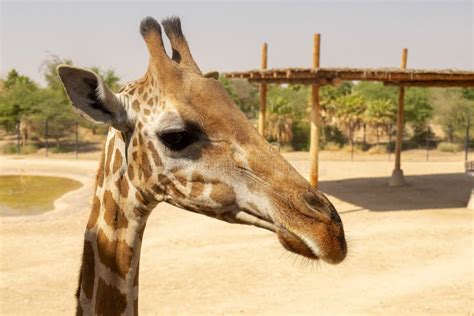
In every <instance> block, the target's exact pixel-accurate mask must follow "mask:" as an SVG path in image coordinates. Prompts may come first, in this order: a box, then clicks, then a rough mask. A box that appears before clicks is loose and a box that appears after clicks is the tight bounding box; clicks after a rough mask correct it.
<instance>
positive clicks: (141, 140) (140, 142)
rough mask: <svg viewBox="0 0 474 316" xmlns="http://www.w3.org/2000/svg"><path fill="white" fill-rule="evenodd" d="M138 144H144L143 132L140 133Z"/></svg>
mask: <svg viewBox="0 0 474 316" xmlns="http://www.w3.org/2000/svg"><path fill="white" fill-rule="evenodd" d="M138 145H140V146H141V145H143V137H142V134H141V133H138Z"/></svg>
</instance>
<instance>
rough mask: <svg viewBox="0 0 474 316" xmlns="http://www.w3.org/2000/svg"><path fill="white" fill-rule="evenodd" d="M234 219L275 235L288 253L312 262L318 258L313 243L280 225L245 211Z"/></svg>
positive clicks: (317, 250) (317, 251)
mask: <svg viewBox="0 0 474 316" xmlns="http://www.w3.org/2000/svg"><path fill="white" fill-rule="evenodd" d="M235 218H236V219H237V220H239V221H240V222H242V223H244V224H248V225H253V226H257V227H260V228H263V229H266V230H269V231H271V232H273V233H275V234H276V235H277V236H278V240H279V241H280V243H281V245H282V246H283V247H284V248H285V249H286V250H288V251H290V252H293V253H295V254H298V255H301V256H304V257H306V258H309V259H313V260H318V259H319V258H320V256H319V255H318V253H319V249H318V247H317V246H316V245H314V243H313V242H311V241H310V240H308V239H307V238H305V237H304V236H303V237H300V236H298V235H297V234H295V233H293V232H291V231H290V230H288V229H286V228H285V227H283V226H282V225H279V224H275V222H273V221H272V220H271V219H269V218H264V217H262V216H260V215H258V214H255V213H254V212H252V211H251V210H247V209H246V210H242V211H241V212H238V213H237V214H236V217H235Z"/></svg>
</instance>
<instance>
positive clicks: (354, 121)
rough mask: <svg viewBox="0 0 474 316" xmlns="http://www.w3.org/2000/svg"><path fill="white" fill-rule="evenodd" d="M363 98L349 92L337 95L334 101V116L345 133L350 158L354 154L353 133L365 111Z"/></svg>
mask: <svg viewBox="0 0 474 316" xmlns="http://www.w3.org/2000/svg"><path fill="white" fill-rule="evenodd" d="M364 102H365V101H364V98H363V97H362V96H361V95H360V94H358V93H356V92H353V93H350V94H346V95H342V96H340V97H338V98H337V99H336V100H335V102H334V109H335V113H334V114H335V117H336V118H337V124H338V125H340V126H341V128H342V129H344V130H345V131H346V133H347V138H348V139H349V143H350V146H351V159H353V154H354V133H355V131H356V129H357V128H359V126H360V124H361V123H362V120H363V115H364V111H365V104H364Z"/></svg>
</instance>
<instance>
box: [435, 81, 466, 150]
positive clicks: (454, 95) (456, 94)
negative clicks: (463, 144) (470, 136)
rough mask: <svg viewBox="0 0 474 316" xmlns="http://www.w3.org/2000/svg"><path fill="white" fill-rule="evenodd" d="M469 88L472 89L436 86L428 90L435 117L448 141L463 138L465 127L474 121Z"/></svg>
mask: <svg viewBox="0 0 474 316" xmlns="http://www.w3.org/2000/svg"><path fill="white" fill-rule="evenodd" d="M469 90H474V89H460V88H449V89H448V88H436V89H432V90H431V92H430V96H429V97H430V102H431V103H432V104H433V107H434V113H435V119H436V121H437V122H438V123H439V124H440V125H441V126H442V127H443V130H444V131H445V133H446V135H447V137H448V140H449V142H450V143H452V142H454V141H455V139H462V138H464V136H465V129H466V128H467V127H468V125H470V124H472V122H474V97H472V96H471V94H470V93H471V92H470V91H469ZM471 97H472V99H471Z"/></svg>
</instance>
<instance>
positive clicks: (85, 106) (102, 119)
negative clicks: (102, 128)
mask: <svg viewBox="0 0 474 316" xmlns="http://www.w3.org/2000/svg"><path fill="white" fill-rule="evenodd" d="M57 71H58V74H59V77H60V78H61V81H62V83H63V85H64V88H65V90H66V93H67V95H68V96H69V99H70V100H71V103H72V105H73V106H74V109H75V110H76V112H77V113H78V114H79V115H80V116H81V117H84V118H85V119H87V120H89V121H91V122H93V123H96V124H108V125H111V126H113V127H115V128H116V129H119V130H128V129H129V128H128V127H129V126H130V124H129V119H128V115H127V111H126V109H125V107H124V105H123V104H122V102H121V101H120V99H119V98H118V97H117V96H116V95H115V94H114V93H113V92H112V91H111V90H110V89H109V88H108V87H107V85H106V84H105V83H104V81H103V80H102V78H101V77H100V76H99V75H97V74H96V73H94V72H92V71H89V70H86V69H81V68H76V67H71V66H68V65H59V66H58V68H57Z"/></svg>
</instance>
